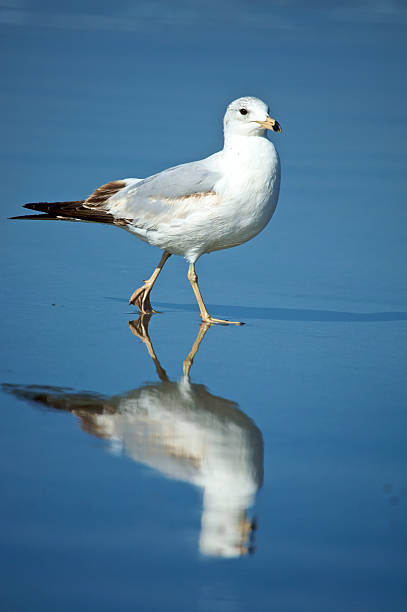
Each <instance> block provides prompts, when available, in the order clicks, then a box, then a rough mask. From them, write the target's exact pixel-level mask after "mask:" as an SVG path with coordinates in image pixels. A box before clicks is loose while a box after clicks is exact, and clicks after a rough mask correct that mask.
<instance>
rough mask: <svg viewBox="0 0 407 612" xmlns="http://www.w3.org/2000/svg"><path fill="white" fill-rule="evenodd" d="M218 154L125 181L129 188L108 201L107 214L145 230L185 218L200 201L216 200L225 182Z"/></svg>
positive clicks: (125, 188)
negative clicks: (219, 186)
mask: <svg viewBox="0 0 407 612" xmlns="http://www.w3.org/2000/svg"><path fill="white" fill-rule="evenodd" d="M218 156H219V154H215V155H212V156H211V157H209V158H207V159H204V160H201V161H197V162H191V163H188V164H182V165H180V166H174V167H173V168H168V170H164V171H163V172H159V173H158V174H154V175H153V176H149V177H148V178H146V179H142V180H139V179H126V180H125V183H126V187H124V188H123V189H121V190H120V191H119V192H118V193H116V194H115V195H113V196H112V197H111V198H109V200H108V202H106V210H108V211H109V212H110V213H111V214H113V215H114V216H118V217H121V218H124V219H129V220H131V222H132V223H134V224H135V225H137V226H139V227H143V228H145V229H155V228H156V227H157V226H158V225H159V224H160V223H161V222H164V221H166V220H167V219H168V218H171V219H174V218H176V217H180V218H181V217H185V215H186V214H187V213H188V210H190V211H191V212H193V210H194V208H195V206H194V205H196V204H197V202H198V200H200V201H202V198H205V199H207V198H208V197H209V198H212V199H214V198H215V197H216V192H215V185H216V183H217V182H218V181H219V180H220V179H221V178H222V174H221V172H220V168H219V158H218Z"/></svg>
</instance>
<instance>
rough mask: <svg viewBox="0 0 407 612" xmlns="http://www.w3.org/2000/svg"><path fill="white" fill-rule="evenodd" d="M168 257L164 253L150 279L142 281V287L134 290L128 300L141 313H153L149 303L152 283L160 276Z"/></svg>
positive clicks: (169, 255)
mask: <svg viewBox="0 0 407 612" xmlns="http://www.w3.org/2000/svg"><path fill="white" fill-rule="evenodd" d="M169 257H171V253H167V251H164V253H163V256H162V257H161V259H160V263H159V264H158V266H157V267H156V269H155V270H154V272H153V273H152V275H151V276H150V278H149V279H148V280H146V281H144V285H143V286H142V287H140V288H139V289H136V290H135V291H134V293H133V294H132V296H131V298H130V300H129V304H134V305H135V306H137V308H138V309H139V311H140V312H141V313H145V314H148V313H150V312H154V310H153V309H152V307H151V303H150V293H151V289H152V288H153V286H154V283H155V281H156V280H157V278H158V275H159V274H160V272H161V270H162V269H163V267H164V264H165V262H166V261H167V259H168V258H169Z"/></svg>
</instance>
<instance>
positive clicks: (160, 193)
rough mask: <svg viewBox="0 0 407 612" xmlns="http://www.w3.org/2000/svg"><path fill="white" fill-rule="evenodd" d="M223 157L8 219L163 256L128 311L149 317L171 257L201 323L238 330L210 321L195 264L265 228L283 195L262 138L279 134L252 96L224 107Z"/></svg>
mask: <svg viewBox="0 0 407 612" xmlns="http://www.w3.org/2000/svg"><path fill="white" fill-rule="evenodd" d="M223 123H224V146H223V149H222V150H221V151H219V152H217V153H214V154H213V155H210V156H209V157H206V158H205V159H201V160H199V161H194V162H189V163H186V164H181V165H179V166H174V167H172V168H168V169H167V170H163V171H162V172H159V173H158V174H154V175H152V176H149V177H147V178H144V179H138V178H127V179H123V180H115V181H111V182H109V183H106V184H105V185H102V186H101V187H98V188H97V189H96V190H95V191H94V192H93V193H92V194H91V195H90V196H89V197H88V198H86V199H84V200H77V201H74V202H73V201H72V202H52V203H50V202H35V203H30V204H25V205H24V207H25V208H29V209H32V210H36V211H40V212H42V213H45V214H42V215H23V216H19V217H12V218H13V219H53V220H56V219H60V220H69V221H93V222H98V223H108V224H111V225H116V226H119V227H122V228H124V229H125V230H127V231H129V232H130V233H132V234H134V235H135V236H137V238H140V239H141V240H143V241H144V242H147V243H148V244H151V245H153V246H157V247H159V248H160V249H161V250H162V251H163V254H162V256H161V259H160V261H159V263H158V265H157V267H156V268H155V270H154V271H153V273H152V275H151V276H150V278H148V279H147V280H146V281H144V284H143V285H142V286H141V287H140V288H138V289H136V291H134V292H133V294H132V295H131V297H130V301H129V303H130V304H134V305H135V306H137V307H138V309H139V311H140V312H141V313H151V312H154V311H153V309H152V306H151V302H150V293H151V290H152V288H153V286H154V284H155V282H156V280H157V278H158V276H159V274H160V272H161V270H162V268H163V266H164V264H165V262H166V261H167V259H168V258H169V257H170V256H171V255H182V256H184V258H185V259H186V260H187V261H188V263H189V268H188V280H189V282H190V283H191V286H192V289H193V291H194V294H195V297H196V300H197V303H198V306H199V310H200V315H201V319H202V321H203V322H204V323H209V324H213V323H220V324H228V323H230V324H235V325H241V322H240V321H227V320H223V319H217V318H215V317H212V316H211V315H210V314H209V312H208V310H207V308H206V306H205V302H204V300H203V297H202V294H201V291H200V289H199V285H198V276H197V274H196V270H195V264H196V262H197V260H198V259H199V257H201V255H203V254H204V253H211V252H213V251H218V250H220V249H229V248H231V247H234V246H237V245H239V244H242V243H244V242H247V241H248V240H250V239H251V238H254V237H255V236H256V235H257V234H258V233H259V232H260V231H261V230H262V229H263V228H264V227H265V226H266V225H267V223H268V222H269V221H270V219H271V217H272V215H273V213H274V211H275V209H276V206H277V200H278V195H279V190H280V175H281V171H280V160H279V156H278V153H277V151H276V149H275V147H274V144H273V143H272V142H271V141H270V140H268V138H267V136H266V133H267V130H271V131H273V132H281V131H282V130H281V127H280V124H279V123H278V121H276V119H273V118H272V117H270V115H269V110H268V107H267V105H266V104H265V102H263V101H262V100H260V99H259V98H254V97H250V96H246V97H242V98H238V99H237V100H234V101H233V102H231V103H230V104H229V106H228V107H227V109H226V113H225V116H224V121H223Z"/></svg>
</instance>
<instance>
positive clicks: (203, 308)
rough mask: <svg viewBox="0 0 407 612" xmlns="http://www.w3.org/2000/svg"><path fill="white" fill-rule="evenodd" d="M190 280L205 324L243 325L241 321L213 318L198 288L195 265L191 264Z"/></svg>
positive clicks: (189, 270)
mask: <svg viewBox="0 0 407 612" xmlns="http://www.w3.org/2000/svg"><path fill="white" fill-rule="evenodd" d="M188 280H189V282H190V283H191V286H192V289H193V291H194V293H195V297H196V301H197V302H198V306H199V310H200V313H201V319H202V321H203V322H204V323H209V324H211V323H230V324H233V325H242V323H240V321H225V320H224V319H214V318H213V317H211V315H210V314H209V312H208V311H207V310H206V306H205V303H204V301H203V298H202V294H201V291H200V289H199V286H198V277H197V275H196V272H195V264H193V263H191V264H189V268H188Z"/></svg>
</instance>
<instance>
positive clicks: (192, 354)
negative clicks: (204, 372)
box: [182, 323, 210, 376]
mask: <svg viewBox="0 0 407 612" xmlns="http://www.w3.org/2000/svg"><path fill="white" fill-rule="evenodd" d="M209 328H210V324H209V323H201V325H200V326H199V332H198V335H197V337H196V339H195V342H194V344H193V345H192V348H191V351H190V353H189V355H188V356H187V357H186V358H185V359H184V363H183V364H182V369H183V371H184V375H185V376H189V371H190V369H191V366H192V364H193V363H194V357H195V355H196V354H197V352H198V349H199V345H200V344H201V342H202V340H203V339H204V336H205V334H206V332H207V331H208V329H209Z"/></svg>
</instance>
